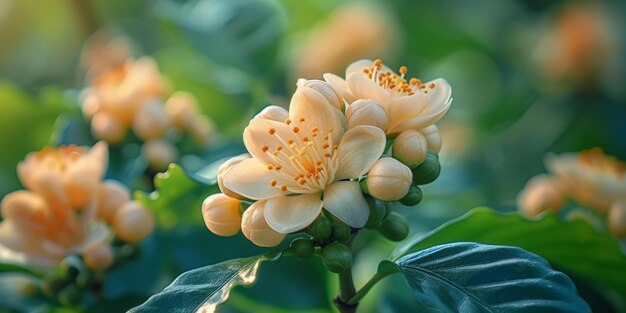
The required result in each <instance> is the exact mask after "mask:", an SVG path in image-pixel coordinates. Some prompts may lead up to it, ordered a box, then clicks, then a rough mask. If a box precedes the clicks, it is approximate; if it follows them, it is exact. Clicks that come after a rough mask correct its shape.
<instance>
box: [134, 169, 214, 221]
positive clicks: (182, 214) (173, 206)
mask: <svg viewBox="0 0 626 313" xmlns="http://www.w3.org/2000/svg"><path fill="white" fill-rule="evenodd" d="M154 187H155V189H156V190H155V191H154V192H151V193H144V192H136V193H135V198H136V199H137V200H139V201H140V202H141V203H143V204H144V205H146V206H147V207H149V208H150V209H151V210H152V211H153V212H154V213H155V215H156V216H157V219H158V221H159V223H160V224H161V225H163V226H166V227H171V226H173V225H175V224H176V223H178V222H181V221H187V222H188V221H193V222H202V212H201V209H200V208H201V207H202V201H203V200H204V198H206V197H207V196H208V195H211V194H214V193H216V192H219V188H218V187H217V185H208V186H207V185H204V184H203V183H200V182H199V181H198V180H194V179H192V178H190V176H189V175H187V173H185V171H184V170H183V168H182V167H181V166H179V165H176V164H170V166H169V167H168V170H167V171H166V172H165V173H159V174H157V175H156V176H155V177H154Z"/></svg>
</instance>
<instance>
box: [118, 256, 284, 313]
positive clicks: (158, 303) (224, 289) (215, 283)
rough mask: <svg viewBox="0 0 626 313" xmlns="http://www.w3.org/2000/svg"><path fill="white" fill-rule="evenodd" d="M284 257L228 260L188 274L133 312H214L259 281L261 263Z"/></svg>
mask: <svg viewBox="0 0 626 313" xmlns="http://www.w3.org/2000/svg"><path fill="white" fill-rule="evenodd" d="M281 255H282V252H275V253H269V254H265V255H260V256H254V257H248V258H242V259H235V260H229V261H225V262H222V263H218V264H214V265H209V266H205V267H201V268H198V269H195V270H191V271H189V272H185V273H183V274H182V275H180V276H178V278H176V280H174V282H172V284H170V285H169V286H167V287H166V288H165V289H163V291H161V292H160V293H157V294H155V295H154V296H152V297H150V299H148V301H146V302H145V303H144V304H142V305H140V306H138V307H136V308H134V309H131V310H130V312H133V313H141V312H168V313H186V312H214V311H215V308H216V307H217V306H218V305H219V304H221V303H223V302H225V301H226V300H228V297H229V295H230V290H231V289H233V288H234V287H235V286H237V285H239V284H243V285H250V284H252V283H254V282H255V281H256V279H257V274H258V270H259V266H260V265H261V263H262V262H264V261H268V260H270V261H273V260H276V259H278V258H279V257H280V256H281Z"/></svg>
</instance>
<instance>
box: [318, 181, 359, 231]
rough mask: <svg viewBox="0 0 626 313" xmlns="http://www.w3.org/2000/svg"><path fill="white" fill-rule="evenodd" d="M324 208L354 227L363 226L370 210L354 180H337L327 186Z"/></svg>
mask: <svg viewBox="0 0 626 313" xmlns="http://www.w3.org/2000/svg"><path fill="white" fill-rule="evenodd" d="M324 208H326V210H328V211H329V212H330V213H332V214H333V215H334V216H336V217H337V218H338V219H340V220H341V221H342V222H344V223H346V224H348V225H349V226H352V227H354V228H361V227H363V226H364V225H365V222H367V218H368V217H369V212H370V211H369V208H368V206H367V201H365V198H364V197H363V193H362V192H361V187H360V186H359V183H357V182H355V181H339V182H335V183H333V184H331V185H329V186H327V187H326V190H325V191H324Z"/></svg>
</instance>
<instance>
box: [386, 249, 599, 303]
mask: <svg viewBox="0 0 626 313" xmlns="http://www.w3.org/2000/svg"><path fill="white" fill-rule="evenodd" d="M396 264H397V266H398V268H399V269H400V272H401V273H402V275H403V276H404V278H405V279H406V280H407V282H408V283H409V285H411V288H412V289H413V293H414V294H415V297H416V298H417V300H418V302H420V303H421V304H422V305H425V306H427V307H429V308H433V309H437V310H441V311H443V312H490V313H499V312H511V313H515V312H524V313H528V312H531V313H532V312H537V313H546V312H568V313H575V312H591V310H590V309H589V306H588V305H587V303H585V301H584V300H583V299H582V298H580V297H579V296H578V294H577V293H576V287H575V286H574V283H572V281H571V280H570V279H569V277H567V276H566V275H565V274H563V273H561V272H558V271H555V270H553V269H552V268H550V265H549V264H548V262H546V261H545V260H544V259H542V258H541V257H539V256H537V255H535V254H532V253H529V252H528V251H525V250H522V249H520V248H517V247H507V246H492V245H483V244H478V243H474V242H457V243H448V244H444V245H439V246H435V247H431V248H428V249H426V250H422V251H419V252H415V253H412V254H409V255H406V256H404V257H402V258H400V259H399V260H398V261H396Z"/></svg>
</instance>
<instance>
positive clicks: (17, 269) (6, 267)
mask: <svg viewBox="0 0 626 313" xmlns="http://www.w3.org/2000/svg"><path fill="white" fill-rule="evenodd" d="M0 273H21V274H26V275H29V276H32V277H36V278H43V277H44V275H43V274H42V273H39V272H37V271H34V270H32V269H30V268H27V267H24V266H22V265H19V264H13V263H0Z"/></svg>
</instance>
